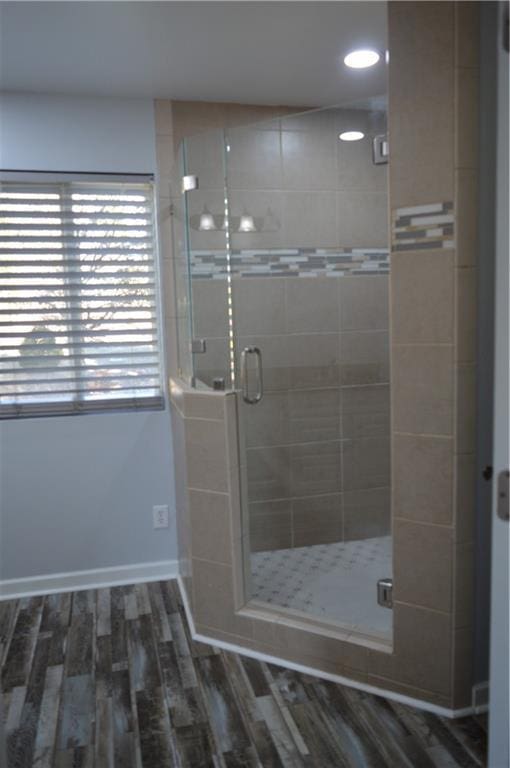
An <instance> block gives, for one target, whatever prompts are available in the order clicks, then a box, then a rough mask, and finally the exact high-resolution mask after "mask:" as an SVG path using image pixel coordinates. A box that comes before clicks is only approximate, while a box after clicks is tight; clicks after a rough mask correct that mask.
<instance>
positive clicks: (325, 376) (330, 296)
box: [193, 275, 390, 551]
mask: <svg viewBox="0 0 510 768" xmlns="http://www.w3.org/2000/svg"><path fill="white" fill-rule="evenodd" d="M226 290H227V289H226V281H224V280H211V279H201V280H195V281H194V285H193V306H194V311H195V327H198V329H199V331H198V335H202V334H203V335H204V336H206V337H207V338H206V344H207V351H206V353H205V354H203V355H200V359H199V360H197V364H198V366H199V367H198V369H197V370H198V376H199V377H200V379H201V380H202V381H205V382H206V383H208V384H211V383H212V379H213V378H214V377H216V376H223V377H225V378H227V380H228V370H229V357H228V340H227V336H226V330H227V329H226V318H225V314H224V312H223V306H224V305H223V303H222V302H223V301H226ZM232 292H233V301H234V315H233V320H234V329H235V332H236V334H237V336H238V349H237V352H238V358H239V354H240V351H241V350H242V348H243V347H244V346H247V345H248V344H250V345H251V344H256V345H257V346H259V347H260V349H261V350H262V358H263V370H264V382H265V386H264V389H265V394H264V398H263V400H262V401H261V403H260V404H258V405H257V406H255V407H254V406H251V405H246V404H243V407H242V411H241V416H242V418H243V419H244V421H245V431H246V448H247V462H248V491H249V499H250V502H251V504H250V533H251V546H252V550H253V551H256V550H264V549H281V548H286V547H292V546H305V545H307V544H310V545H311V544H325V543H329V542H332V541H341V540H343V539H346V538H353V536H355V537H356V538H367V537H371V536H376V535H383V534H387V533H389V531H390V509H389V481H390V467H389V435H390V426H389V418H390V413H389V349H388V277H387V276H386V275H373V276H372V275H363V276H351V277H343V278H332V277H309V278H300V277H295V278H294V277H290V278H281V277H278V278H267V277H261V278H257V277H250V278H242V277H234V278H233V280H232ZM368 489H377V490H379V493H378V494H372V495H370V496H368V497H366V501H367V505H365V504H364V503H363V501H364V499H365V497H364V496H363V495H359V496H358V502H357V504H356V506H352V505H351V506H350V508H349V512H350V515H349V524H348V525H347V526H346V527H345V525H344V493H345V492H347V493H349V492H351V491H355V490H358V491H363V490H368ZM355 510H357V514H358V521H357V522H355V521H354V519H353V516H354V514H355ZM363 521H366V523H367V526H366V530H367V533H364V526H363Z"/></svg>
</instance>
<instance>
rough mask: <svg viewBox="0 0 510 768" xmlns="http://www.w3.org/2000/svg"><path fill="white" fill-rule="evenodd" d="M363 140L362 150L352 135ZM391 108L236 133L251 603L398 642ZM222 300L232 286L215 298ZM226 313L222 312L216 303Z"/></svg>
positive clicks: (239, 353) (236, 316) (320, 114)
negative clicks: (387, 139)
mask: <svg viewBox="0 0 510 768" xmlns="http://www.w3.org/2000/svg"><path fill="white" fill-rule="evenodd" d="M346 131H359V132H361V133H362V134H363V137H362V138H360V139H359V140H357V141H345V140H343V139H342V140H341V139H340V138H339V135H340V134H343V133H345V132H346ZM385 131H386V108H385V102H384V99H378V100H372V101H370V102H367V103H364V104H360V105H356V107H349V108H346V109H344V108H335V109H327V110H318V111H312V112H307V113H305V114H301V115H291V116H288V117H285V118H282V119H280V120H273V121H270V122H267V123H263V124H259V125H254V126H249V127H246V128H236V129H231V130H229V131H228V132H227V135H226V137H225V142H226V155H225V156H226V179H227V189H228V195H227V199H228V207H229V229H230V249H229V258H230V265H231V270H230V287H231V294H232V300H233V335H234V344H235V347H234V348H235V365H236V382H237V386H241V376H240V374H241V367H242V366H243V364H244V363H246V366H247V371H248V375H247V390H248V391H247V392H245V393H244V394H245V395H247V396H248V399H256V396H257V394H258V389H259V387H260V383H259V379H258V376H257V357H256V355H255V354H254V353H253V352H250V351H246V350H251V349H253V348H254V347H256V348H258V349H259V350H260V352H261V357H262V372H263V385H264V393H263V397H262V399H261V400H260V402H257V403H256V404H248V403H247V402H244V401H242V409H241V418H242V420H243V430H242V432H244V436H245V437H244V439H245V446H244V450H245V451H246V464H247V488H246V489H245V499H246V504H247V514H245V519H247V520H248V525H249V530H248V531H246V534H247V535H248V536H249V541H250V555H249V556H250V563H249V567H248V568H247V569H245V570H247V571H248V572H249V573H250V574H251V577H250V578H249V582H250V583H249V584H248V585H247V591H248V596H249V597H251V598H252V599H256V600H259V601H263V602H265V603H270V604H271V605H273V606H274V607H275V608H278V609H280V610H281V609H282V608H283V609H286V610H288V611H291V612H293V613H295V614H296V615H308V616H313V617H316V618H318V619H321V620H324V621H326V622H328V623H337V624H340V625H342V626H344V627H347V628H348V629H349V630H353V629H357V630H359V631H360V632H364V633H368V634H371V635H374V636H380V637H385V638H386V637H388V636H389V635H390V634H391V611H390V610H388V609H387V608H382V607H380V606H378V605H377V581H378V580H379V579H382V578H391V575H392V564H391V538H390V464H389V455H390V443H389V438H390V431H389V430H390V427H389V424H390V419H389V387H390V382H389V345H388V271H389V248H388V199H387V169H388V166H387V165H385V164H376V163H375V162H374V159H373V153H372V145H373V139H374V138H375V137H376V136H379V135H381V134H384V133H385ZM217 290H219V289H217ZM216 306H218V305H216Z"/></svg>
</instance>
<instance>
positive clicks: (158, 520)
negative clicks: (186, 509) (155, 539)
mask: <svg viewBox="0 0 510 768" xmlns="http://www.w3.org/2000/svg"><path fill="white" fill-rule="evenodd" d="M152 519H153V523H154V528H168V504H160V505H158V506H155V507H152Z"/></svg>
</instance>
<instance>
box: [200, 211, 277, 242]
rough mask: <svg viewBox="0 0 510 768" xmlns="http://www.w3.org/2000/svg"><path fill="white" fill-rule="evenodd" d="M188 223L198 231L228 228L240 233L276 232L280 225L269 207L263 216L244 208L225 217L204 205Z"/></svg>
mask: <svg viewBox="0 0 510 768" xmlns="http://www.w3.org/2000/svg"><path fill="white" fill-rule="evenodd" d="M190 225H191V228H192V229H194V230H197V231H199V232H226V231H227V229H230V231H231V232H234V233H236V234H241V235H242V234H250V233H252V234H256V233H261V232H277V231H278V230H279V229H280V226H281V225H280V221H279V220H278V219H277V218H276V216H275V214H274V213H273V212H272V210H271V208H268V209H267V211H266V214H265V216H253V215H252V214H251V213H249V211H248V210H247V209H246V208H244V209H243V212H242V214H241V215H240V216H228V217H227V216H225V214H224V213H218V214H217V213H211V211H210V210H209V208H208V207H207V206H206V205H204V207H203V209H202V213H200V214H194V215H193V216H191V217H190Z"/></svg>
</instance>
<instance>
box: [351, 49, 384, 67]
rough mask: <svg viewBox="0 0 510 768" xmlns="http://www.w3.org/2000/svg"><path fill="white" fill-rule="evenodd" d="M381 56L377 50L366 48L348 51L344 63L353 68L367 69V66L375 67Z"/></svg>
mask: <svg viewBox="0 0 510 768" xmlns="http://www.w3.org/2000/svg"><path fill="white" fill-rule="evenodd" d="M380 58H381V57H380V56H379V54H378V53H377V51H373V50H371V49H369V48H365V49H361V50H359V51H351V52H350V53H348V54H347V56H346V57H345V58H344V64H345V65H346V66H347V67H351V69H365V68H366V67H373V66H374V64H377V62H378V61H379V59H380Z"/></svg>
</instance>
